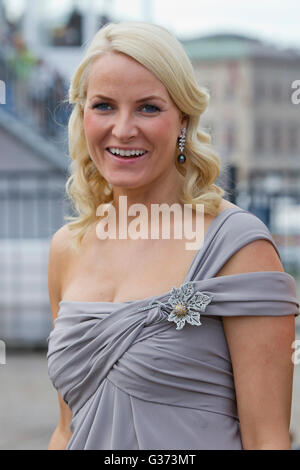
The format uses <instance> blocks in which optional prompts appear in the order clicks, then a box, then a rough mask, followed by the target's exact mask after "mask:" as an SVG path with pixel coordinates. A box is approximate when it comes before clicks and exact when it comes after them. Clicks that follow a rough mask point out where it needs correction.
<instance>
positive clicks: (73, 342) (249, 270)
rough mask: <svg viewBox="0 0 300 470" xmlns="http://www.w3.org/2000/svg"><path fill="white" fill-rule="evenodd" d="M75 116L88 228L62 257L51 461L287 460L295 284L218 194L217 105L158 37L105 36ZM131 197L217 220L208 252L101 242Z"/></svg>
mask: <svg viewBox="0 0 300 470" xmlns="http://www.w3.org/2000/svg"><path fill="white" fill-rule="evenodd" d="M70 102H71V103H73V104H74V105H75V106H74V109H73V112H72V115H71V118H70V122H69V142H70V154H71V157H72V159H73V162H72V165H71V176H70V178H69V180H68V182H67V192H68V194H69V196H70V198H71V200H72V201H73V203H74V207H75V209H76V210H77V212H78V216H77V217H75V218H73V220H72V221H71V223H69V224H68V225H65V226H63V227H62V228H61V229H60V230H59V231H58V232H57V233H56V234H55V235H54V237H53V239H52V242H51V249H50V258H49V295H50V302H51V308H52V314H53V322H55V323H54V325H55V327H54V329H53V330H52V332H51V334H50V336H49V350H48V364H49V375H50V378H51V380H52V382H53V384H54V386H55V388H56V389H57V391H58V397H59V404H60V412H61V415H60V421H59V424H58V426H57V428H56V430H55V432H54V434H53V436H52V438H51V442H50V445H49V449H242V448H243V449H289V448H290V440H289V422H290V408H291V392H292V375H293V364H292V361H291V344H292V342H293V340H294V334H295V333H294V323H295V320H294V316H295V314H297V312H298V310H297V308H298V307H299V304H298V303H297V301H296V297H295V282H294V279H293V278H292V277H291V276H290V275H288V274H287V273H285V272H284V270H283V267H282V264H281V262H280V259H279V255H278V251H277V248H276V246H275V244H274V241H273V239H272V237H271V234H270V233H269V231H268V229H267V228H266V226H265V225H264V224H263V223H262V222H261V221H260V220H259V219H258V218H256V217H255V216H254V215H252V214H250V213H249V212H247V211H245V210H242V209H240V208H239V207H238V206H236V205H234V204H231V203H229V202H228V201H226V200H225V199H223V198H222V196H223V195H224V191H223V190H222V189H221V188H219V187H218V186H217V185H215V184H214V182H215V180H216V178H217V177H218V175H219V160H218V158H217V156H216V155H215V154H214V153H213V151H212V149H211V147H210V138H209V136H208V135H207V134H206V133H204V132H203V131H200V130H199V119H200V116H201V114H202V113H203V112H204V111H205V109H206V107H207V103H208V95H207V93H206V91H205V90H204V89H201V88H199V87H198V85H197V83H196V80H195V77H194V72H193V69H192V66H191V64H190V61H189V59H188V58H187V56H186V54H185V52H184V50H183V48H182V46H181V45H180V44H179V43H178V41H177V40H176V39H175V38H174V37H173V36H172V35H171V34H170V33H169V32H167V31H166V30H165V29H163V28H161V27H158V26H154V25H150V24H145V23H120V24H110V25H107V26H106V27H105V28H103V29H101V30H100V31H99V32H98V33H97V34H96V36H95V38H94V40H93V42H92V43H91V45H90V47H89V49H88V50H87V52H86V54H85V57H84V59H83V61H82V63H81V64H80V66H79V67H78V69H77V71H76V72H75V75H74V77H73V79H72V82H71V87H70ZM177 144H179V146H177ZM121 197H126V201H127V207H132V205H133V204H137V203H139V204H141V205H142V207H143V208H145V209H146V212H145V213H146V219H147V220H149V213H150V212H151V209H152V206H153V205H154V204H166V205H167V207H170V206H171V205H172V204H177V205H179V207H181V208H183V206H184V205H186V204H191V205H192V207H193V208H194V210H193V211H192V212H189V213H188V214H190V216H188V222H192V223H193V224H195V223H196V222H197V220H196V218H197V216H198V215H199V213H201V211H200V210H199V205H203V207H204V217H203V225H202V229H203V238H202V245H201V248H199V249H198V250H197V251H195V250H194V251H193V250H187V249H185V243H186V238H185V237H182V238H177V239H162V237H161V236H160V237H159V238H153V237H152V238H151V237H148V238H146V237H144V238H140V239H134V237H131V238H130V237H128V236H127V237H123V238H122V236H118V237H116V238H115V239H113V238H112V237H108V238H106V239H105V238H104V237H101V235H100V232H101V230H99V220H102V221H103V220H104V218H105V217H104V213H103V212H101V217H98V215H99V209H98V208H99V207H102V206H101V204H107V207H108V208H110V210H111V212H109V214H116V215H117V217H116V220H117V222H116V227H117V228H118V229H120V228H121V229H122V228H124V223H123V222H122V220H121V221H120V219H119V216H121V217H123V219H124V214H123V213H122V208H121V204H120V201H121ZM177 207H178V206H177ZM129 214H130V217H128V219H129V218H131V221H132V217H133V215H134V212H129ZM150 219H151V218H150ZM107 220H108V222H109V221H112V220H113V217H112V218H109V217H108V219H107ZM184 222H185V221H184ZM175 225H176V224H175V222H173V223H172V224H171V228H174V227H175ZM110 228H111V227H110ZM146 233H148V234H149V231H148V232H146ZM187 238H188V237H187ZM203 312H204V314H203ZM200 314H201V316H200Z"/></svg>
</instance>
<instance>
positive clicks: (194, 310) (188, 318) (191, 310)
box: [153, 282, 213, 330]
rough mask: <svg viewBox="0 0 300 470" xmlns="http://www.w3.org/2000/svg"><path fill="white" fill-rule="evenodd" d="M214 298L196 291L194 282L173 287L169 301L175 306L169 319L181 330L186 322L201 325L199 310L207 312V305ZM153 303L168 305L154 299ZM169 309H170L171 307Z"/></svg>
mask: <svg viewBox="0 0 300 470" xmlns="http://www.w3.org/2000/svg"><path fill="white" fill-rule="evenodd" d="M212 299H213V296H210V295H206V294H203V293H202V292H199V291H197V292H195V291H194V286H193V283H192V282H186V283H185V284H183V285H182V286H180V287H179V288H177V287H173V288H172V290H171V295H170V297H169V299H168V302H167V303H168V304H170V305H171V307H172V308H173V310H172V311H171V313H169V315H168V321H173V322H175V323H176V325H177V327H176V330H181V329H182V328H183V327H184V325H185V322H188V323H190V325H197V326H200V325H201V322H200V313H199V312H205V309H206V307H207V305H208V304H209V303H210V302H211V301H212ZM153 304H159V305H161V306H162V307H165V308H166V307H167V306H166V304H164V303H162V302H158V301H154V302H153ZM167 310H169V308H168V309H167Z"/></svg>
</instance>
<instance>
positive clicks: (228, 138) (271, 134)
mask: <svg viewBox="0 0 300 470" xmlns="http://www.w3.org/2000/svg"><path fill="white" fill-rule="evenodd" d="M182 44H183V46H184V48H185V50H186V52H187V53H188V55H189V57H190V58H191V60H192V62H193V64H194V66H195V70H196V74H197V79H198V82H199V84H200V85H202V86H205V87H207V88H208V90H209V92H210V95H211V102H210V105H209V108H208V110H207V111H206V112H205V114H204V115H203V120H202V126H203V127H205V128H207V129H208V130H210V131H211V132H212V137H213V144H214V146H215V148H216V149H217V151H218V152H219V155H220V157H221V160H222V161H223V163H224V165H225V166H227V165H228V167H229V169H230V168H234V169H235V170H236V180H237V182H238V190H239V192H240V193H241V192H243V191H244V192H245V193H247V194H248V195H250V197H251V198H252V201H251V204H252V206H257V205H261V206H263V203H262V202H261V203H259V202H255V201H254V199H255V198H256V199H259V198H260V194H261V195H262V196H261V197H263V196H265V197H267V198H269V197H273V196H277V197H282V196H283V195H288V196H290V197H291V198H292V199H294V200H295V201H298V203H300V193H299V191H300V188H299V175H300V132H299V130H300V112H299V111H300V105H298V106H297V105H296V104H293V102H292V99H291V98H292V93H293V92H294V91H295V90H294V89H293V88H292V83H293V82H294V81H295V80H296V79H300V51H296V50H283V49H279V48H278V47H275V46H273V45H270V44H268V43H264V42H262V41H260V40H257V39H253V38H250V37H246V36H240V35H235V34H216V35H210V36H205V37H201V38H196V39H192V40H186V41H182ZM266 204H267V205H268V201H267V203H266Z"/></svg>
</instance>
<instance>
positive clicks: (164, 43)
mask: <svg viewBox="0 0 300 470" xmlns="http://www.w3.org/2000/svg"><path fill="white" fill-rule="evenodd" d="M107 52H118V53H123V54H126V55H127V56H129V57H131V58H133V59H135V60H136V61H137V62H139V63H140V64H141V65H143V66H144V67H146V68H147V69H148V70H149V71H150V72H152V73H153V74H154V75H155V76H156V77H157V78H158V79H159V80H160V81H161V82H162V83H163V85H164V86H165V87H166V89H167V91H168V92H169V95H170V97H171V98H172V100H173V101H174V103H175V105H176V106H177V107H178V109H179V110H180V111H181V112H182V113H183V115H185V116H186V117H187V118H188V126H187V134H186V144H185V152H184V153H185V156H186V162H185V164H184V165H180V164H179V163H178V161H177V158H176V157H175V165H176V168H177V170H178V171H179V172H180V173H181V174H182V175H183V176H184V181H183V187H182V190H181V202H182V203H183V204H191V205H192V207H193V208H195V206H196V204H203V205H204V212H205V213H208V214H210V215H212V216H216V215H217V213H218V207H219V205H220V203H221V200H222V196H223V195H224V194H225V191H224V190H223V189H222V188H220V187H219V186H217V185H216V184H214V182H215V180H216V179H217V178H218V176H219V173H220V160H219V158H218V157H217V155H216V154H215V153H214V152H213V150H212V147H211V138H210V135H209V134H208V133H207V132H205V131H204V130H203V129H200V128H199V122H200V116H201V115H202V114H203V113H204V111H205V109H206V108H207V106H208V102H209V94H208V92H207V90H206V89H205V88H203V87H199V86H198V84H197V81H196V78H195V73H194V69H193V67H192V64H191V62H190V60H189V58H188V57H187V55H186V52H185V51H184V48H183V46H182V45H181V44H180V43H179V41H178V40H177V39H176V38H175V37H174V36H173V35H172V34H171V33H170V32H169V31H167V30H166V29H165V28H163V27H161V26H157V25H153V24H148V23H143V22H122V23H118V24H112V23H111V24H108V25H106V26H105V27H103V28H102V29H100V30H99V31H98V32H97V34H96V35H95V36H94V38H93V40H92V42H91V44H90V46H89V47H88V49H87V51H86V53H85V56H84V58H83V60H82V62H81V63H80V65H79V66H78V68H77V70H76V71H75V73H74V75H73V77H72V80H71V84H70V88H69V103H70V104H74V105H75V106H74V108H73V111H72V113H71V116H70V120H69V125H68V135H69V152H70V156H71V158H72V161H71V165H70V177H69V178H68V180H67V183H66V193H67V195H68V197H69V198H70V200H71V203H72V206H73V209H74V210H75V212H76V213H77V216H68V217H66V219H67V220H71V222H69V223H68V226H69V228H70V229H71V230H74V231H75V234H74V240H73V241H75V244H73V246H74V247H75V246H76V247H77V248H79V246H80V244H81V241H82V238H83V236H84V234H85V232H86V229H87V228H88V227H89V226H90V224H92V223H93V222H95V221H96V220H97V216H96V211H97V207H98V206H99V205H100V204H102V203H109V202H112V195H113V189H112V186H111V185H110V183H108V182H107V181H106V180H105V178H104V177H103V176H102V175H101V174H100V172H99V171H98V169H97V168H96V167H95V165H94V163H93V161H91V160H90V156H89V151H88V147H87V143H86V140H85V135H84V129H83V108H84V105H85V101H86V95H87V83H88V76H89V71H90V68H91V66H92V64H93V63H94V61H95V60H96V59H97V58H99V57H100V56H101V55H103V54H104V53H107Z"/></svg>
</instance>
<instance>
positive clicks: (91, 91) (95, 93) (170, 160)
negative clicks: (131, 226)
mask: <svg viewBox="0 0 300 470" xmlns="http://www.w3.org/2000/svg"><path fill="white" fill-rule="evenodd" d="M83 123H84V132H85V136H86V141H87V145H88V150H89V153H90V156H91V157H92V159H93V161H94V163H95V165H96V166H97V168H98V170H99V171H100V173H101V174H102V175H103V176H104V178H105V179H106V180H107V181H108V182H109V183H111V184H112V186H117V187H125V188H126V187H127V188H138V187H142V186H145V185H147V184H152V183H153V181H154V180H155V179H157V178H159V179H161V178H162V180H164V177H166V178H169V179H170V178H172V177H173V178H175V177H176V173H177V175H178V171H177V170H176V167H175V163H174V158H175V150H176V145H177V139H178V137H179V136H180V132H181V128H182V127H185V126H186V121H184V120H183V119H182V117H181V113H180V112H179V110H178V108H177V107H176V106H175V104H174V103H173V101H172V100H171V98H170V96H169V94H168V92H167V90H166V88H165V86H164V85H163V84H162V83H161V82H160V81H159V80H158V79H157V78H156V77H155V76H154V75H153V74H152V73H151V72H150V71H149V70H148V69H146V68H145V67H143V66H142V65H140V64H139V63H138V62H136V61H135V60H133V59H132V58H130V57H128V56H126V55H124V54H118V53H109V54H105V55H103V56H101V57H100V58H99V59H97V60H96V61H95V62H94V64H93V65H92V67H91V69H90V74H89V79H88V87H87V99H86V103H85V106H84V118H83ZM129 151H130V152H134V153H137V154H136V155H131V158H128V156H126V154H124V152H129ZM135 151H136V152H135ZM122 153H123V156H122V155H121V154H122Z"/></svg>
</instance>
